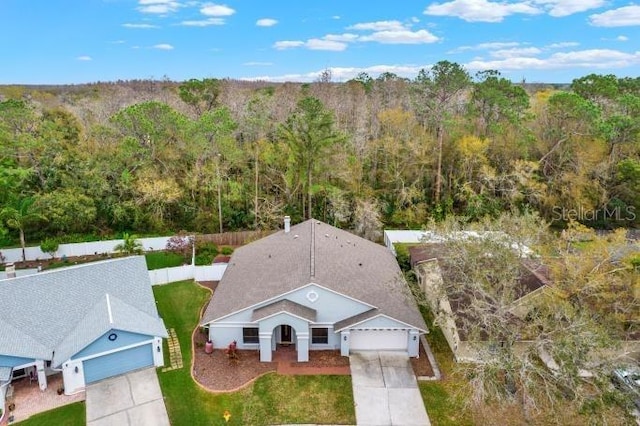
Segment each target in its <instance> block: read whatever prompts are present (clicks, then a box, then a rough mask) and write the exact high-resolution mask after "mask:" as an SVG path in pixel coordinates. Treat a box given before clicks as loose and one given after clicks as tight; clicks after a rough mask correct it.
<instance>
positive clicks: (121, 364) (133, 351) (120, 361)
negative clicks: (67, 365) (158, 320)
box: [82, 343, 154, 384]
mask: <svg viewBox="0 0 640 426" xmlns="http://www.w3.org/2000/svg"><path fill="white" fill-rule="evenodd" d="M153 365H154V362H153V345H152V344H150V343H149V344H145V345H141V346H135V347H133V348H130V349H125V350H122V351H118V352H113V353H110V354H107V355H102V356H98V357H95V358H91V359H87V360H85V361H83V362H82V366H83V369H84V380H85V383H86V384H89V383H93V382H97V381H98V380H102V379H105V378H107V377H112V376H116V375H119V374H124V373H128V372H129V371H133V370H138V369H141V368H146V367H153Z"/></svg>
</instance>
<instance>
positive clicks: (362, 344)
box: [349, 330, 407, 351]
mask: <svg viewBox="0 0 640 426" xmlns="http://www.w3.org/2000/svg"><path fill="white" fill-rule="evenodd" d="M350 338H351V342H350V343H349V350H351V351H379V350H392V351H406V350H407V330H351V336H350Z"/></svg>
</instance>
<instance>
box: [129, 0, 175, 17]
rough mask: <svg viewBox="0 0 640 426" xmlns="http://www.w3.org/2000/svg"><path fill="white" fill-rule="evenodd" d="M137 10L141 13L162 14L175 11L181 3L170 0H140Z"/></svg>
mask: <svg viewBox="0 0 640 426" xmlns="http://www.w3.org/2000/svg"><path fill="white" fill-rule="evenodd" d="M139 4H140V7H138V10H139V11H140V12H142V13H151V14H159V15H164V14H167V13H171V12H175V11H176V10H178V8H180V6H181V4H180V3H178V2H176V1H171V0H140V1H139Z"/></svg>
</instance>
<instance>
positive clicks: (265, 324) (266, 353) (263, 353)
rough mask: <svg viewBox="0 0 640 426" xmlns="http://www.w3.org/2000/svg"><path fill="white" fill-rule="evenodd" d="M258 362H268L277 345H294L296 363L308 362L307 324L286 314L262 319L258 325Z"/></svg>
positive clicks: (282, 313)
mask: <svg viewBox="0 0 640 426" xmlns="http://www.w3.org/2000/svg"><path fill="white" fill-rule="evenodd" d="M258 327H259V336H260V361H263V362H270V361H271V359H272V351H275V350H277V347H278V345H282V344H284V345H294V347H295V348H296V351H297V359H298V362H306V361H309V323H308V322H307V321H305V320H303V319H301V318H298V317H296V316H294V315H291V314H289V313H287V312H281V313H279V314H277V315H274V316H272V317H268V318H264V319H262V320H260V322H259V323H258Z"/></svg>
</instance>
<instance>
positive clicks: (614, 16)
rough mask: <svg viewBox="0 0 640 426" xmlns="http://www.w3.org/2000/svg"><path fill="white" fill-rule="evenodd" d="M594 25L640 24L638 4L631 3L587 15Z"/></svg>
mask: <svg viewBox="0 0 640 426" xmlns="http://www.w3.org/2000/svg"><path fill="white" fill-rule="evenodd" d="M589 21H590V22H591V25H593V26H596V27H632V26H637V25H640V6H636V5H631V6H625V7H621V8H618V9H612V10H607V11H606V12H603V13H600V14H595V15H591V16H589Z"/></svg>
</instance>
